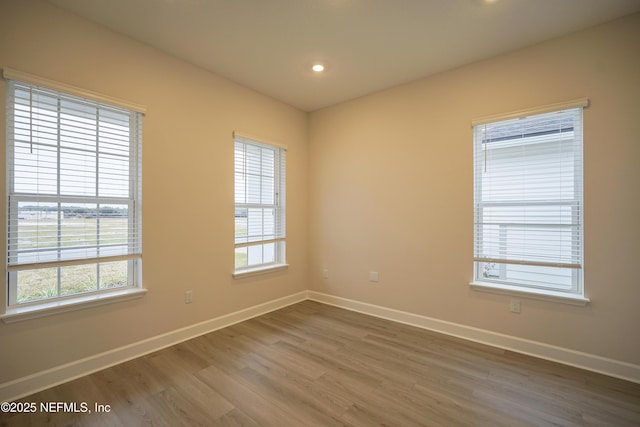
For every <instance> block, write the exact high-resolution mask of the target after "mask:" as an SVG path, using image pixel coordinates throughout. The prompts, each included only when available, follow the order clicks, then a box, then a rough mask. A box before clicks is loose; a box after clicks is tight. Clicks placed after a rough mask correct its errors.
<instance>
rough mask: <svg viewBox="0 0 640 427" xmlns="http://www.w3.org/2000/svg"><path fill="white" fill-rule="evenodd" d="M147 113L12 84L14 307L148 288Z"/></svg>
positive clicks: (9, 237)
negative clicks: (143, 282) (144, 240)
mask: <svg viewBox="0 0 640 427" xmlns="http://www.w3.org/2000/svg"><path fill="white" fill-rule="evenodd" d="M141 132H142V115H141V113H139V112H134V111H129V110H127V109H125V108H121V107H118V106H113V105H107V104H105V103H102V102H97V101H94V100H90V99H86V98H82V97H79V96H75V95H70V94H67V93H63V92H60V91H58V90H52V89H48V88H47V87H43V86H40V85H35V84H30V83H23V82H21V81H17V80H8V81H7V168H6V171H7V183H8V193H7V197H8V200H7V206H8V208H7V211H8V224H7V249H8V252H7V254H8V256H7V274H8V302H9V306H22V305H29V304H31V305H33V304H38V303H42V302H43V301H50V300H59V299H68V298H70V297H75V296H78V295H82V294H96V293H104V294H108V293H113V292H114V291H116V290H118V291H119V290H122V289H123V288H127V287H130V288H131V287H139V286H140V277H141V273H140V268H141V266H140V260H141V256H142V247H141V218H142V216H141V150H142V145H141Z"/></svg>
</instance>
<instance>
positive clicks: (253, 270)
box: [231, 131, 289, 279]
mask: <svg viewBox="0 0 640 427" xmlns="http://www.w3.org/2000/svg"><path fill="white" fill-rule="evenodd" d="M232 136H233V140H234V145H235V142H236V141H237V140H238V139H241V140H248V141H250V142H251V143H253V144H254V145H258V146H264V147H269V148H273V149H277V150H282V151H284V152H285V153H286V151H287V145H285V144H282V143H280V142H277V141H273V140H269V139H266V138H263V137H259V136H255V135H252V134H249V133H246V132H240V131H233V133H232ZM234 152H235V150H234ZM285 155H286V154H285ZM275 167H276V168H279V166H278V165H277V163H276V166H275ZM234 174H235V167H234ZM282 179H283V176H281V175H279V174H278V181H280V182H279V183H277V186H280V185H282V192H283V193H284V198H283V199H281V198H280V196H277V197H276V205H278V206H279V209H281V210H282V215H283V218H282V219H283V220H284V221H285V223H286V219H285V218H286V172H285V176H284V182H281V180H282ZM234 194H235V191H234ZM234 197H235V196H234ZM255 206H256V207H261V205H260V204H257V205H255ZM236 208H237V205H236V203H235V202H234V212H235V209H236ZM285 227H286V225H285ZM283 231H284V235H283V236H281V237H276V238H274V239H272V240H268V241H267V240H261V241H251V242H245V243H235V244H234V248H239V247H248V246H252V245H255V244H264V243H270V242H273V243H275V244H276V260H275V261H274V262H272V263H268V264H261V265H257V266H253V267H251V266H247V267H240V268H237V267H235V265H234V270H233V272H232V273H231V277H232V278H233V279H242V278H246V277H251V276H258V275H263V274H267V273H273V272H277V271H285V270H287V269H288V268H289V264H287V262H286V255H285V254H286V243H287V238H286V228H285V229H284V230H283ZM234 264H235V261H234Z"/></svg>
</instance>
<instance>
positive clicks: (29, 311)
mask: <svg viewBox="0 0 640 427" xmlns="http://www.w3.org/2000/svg"><path fill="white" fill-rule="evenodd" d="M146 293H147V290H146V289H140V288H134V289H131V288H129V289H124V290H120V291H114V292H109V293H104V294H97V295H96V294H94V295H82V296H77V297H75V298H69V299H64V300H58V301H50V302H43V303H40V304H34V305H27V306H23V307H20V306H18V307H11V308H8V309H7V311H6V312H5V313H4V314H2V315H0V319H2V321H3V322H4V323H14V322H19V321H22V320H28V319H35V318H38V317H44V316H50V315H52V314H58V313H64V312H67V311H74V310H80V309H83V308H89V307H96V306H99V305H104V304H110V303H114V302H119V301H126V300H130V299H135V298H140V297H142V296H144V295H145V294H146Z"/></svg>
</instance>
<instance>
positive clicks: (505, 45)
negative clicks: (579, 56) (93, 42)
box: [49, 0, 640, 111]
mask: <svg viewBox="0 0 640 427" xmlns="http://www.w3.org/2000/svg"><path fill="white" fill-rule="evenodd" d="M49 1H50V2H51V3H53V4H56V5H58V6H60V7H62V8H64V9H67V10H69V11H72V12H74V13H76V14H78V15H81V16H83V17H85V18H88V19H90V20H92V21H95V22H98V23H100V24H103V25H105V26H106V27H108V28H111V29H113V30H115V31H117V32H120V33H123V34H126V35H128V36H130V37H132V38H134V39H137V40H140V41H142V42H144V43H147V44H149V45H152V46H155V47H156V48H158V49H161V50H163V51H165V52H168V53H171V54H173V55H175V56H177V57H179V58H182V59H184V60H186V61H188V62H191V63H193V64H196V65H198V66H200V67H203V68H205V69H208V70H210V71H212V72H214V73H216V74H218V75H221V76H224V77H226V78H228V79H230V80H233V81H235V82H237V83H240V84H242V85H244V86H246V87H249V88H252V89H254V90H256V91H258V92H261V93H263V94H266V95H269V96H271V97H273V98H276V99H279V100H281V101H284V102H286V103H288V104H290V105H293V106H295V107H298V108H300V109H301V110H304V111H313V110H317V109H319V108H322V107H326V106H329V105H332V104H336V103H339V102H342V101H346V100H349V99H353V98H356V97H359V96H362V95H365V94H368V93H371V92H375V91H379V90H382V89H385V88H388V87H392V86H396V85H399V84H402V83H405V82H409V81H412V80H416V79H418V78H420V77H424V76H427V75H430V74H434V73H438V72H441V71H444V70H448V69H452V68H455V67H459V66H461V65H463V64H467V63H470V62H473V61H478V60H481V59H484V58H488V57H491V56H494V55H497V54H500V53H504V52H508V51H511V50H515V49H518V48H521V47H524V46H528V45H531V44H535V43H538V42H541V41H543V40H547V39H550V38H553V37H557V36H560V35H562V34H567V33H570V32H574V31H577V30H580V29H582V28H586V27H589V26H592V25H595V24H598V23H601V22H606V21H610V20H612V19H615V18H617V17H620V16H624V15H628V14H630V13H633V12H635V11H638V10H640V0H497V1H492V2H489V1H486V0H49ZM315 61H318V62H322V63H324V64H325V65H326V67H327V69H326V71H325V72H324V73H323V74H322V75H317V74H315V73H313V72H312V71H311V70H310V67H311V65H312V64H313V63H314V62H315Z"/></svg>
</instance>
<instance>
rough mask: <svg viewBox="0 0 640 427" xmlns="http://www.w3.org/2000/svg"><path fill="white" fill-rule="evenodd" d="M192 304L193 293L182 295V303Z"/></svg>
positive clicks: (188, 292)
mask: <svg viewBox="0 0 640 427" xmlns="http://www.w3.org/2000/svg"><path fill="white" fill-rule="evenodd" d="M192 302H193V291H187V292H185V293H184V303H185V304H191V303H192Z"/></svg>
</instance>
